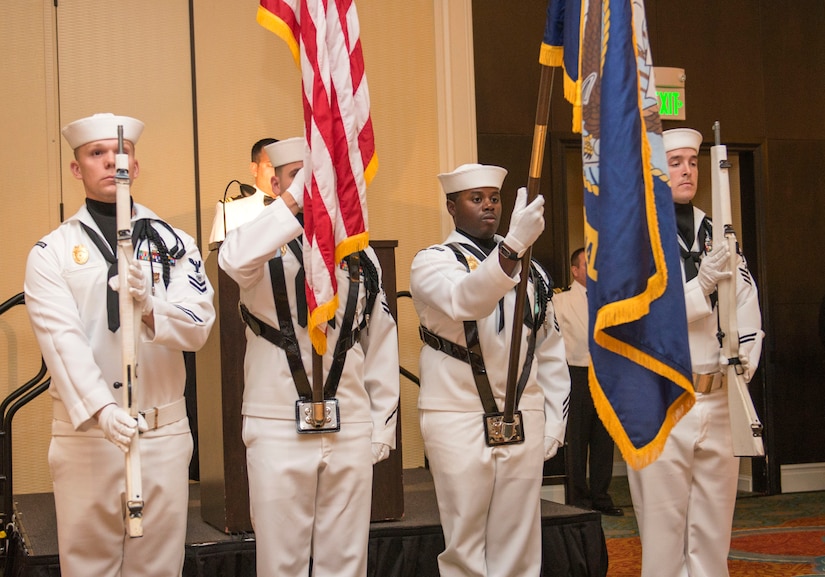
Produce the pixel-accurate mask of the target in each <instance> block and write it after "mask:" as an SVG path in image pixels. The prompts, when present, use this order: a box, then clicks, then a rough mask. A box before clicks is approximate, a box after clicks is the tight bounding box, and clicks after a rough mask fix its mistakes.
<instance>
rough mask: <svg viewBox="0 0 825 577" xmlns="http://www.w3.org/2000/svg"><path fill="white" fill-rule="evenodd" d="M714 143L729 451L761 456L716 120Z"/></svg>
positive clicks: (725, 156) (715, 232)
mask: <svg viewBox="0 0 825 577" xmlns="http://www.w3.org/2000/svg"><path fill="white" fill-rule="evenodd" d="M713 130H714V134H715V142H716V145H715V146H712V147H711V149H710V160H711V170H712V176H711V183H712V191H713V245H714V246H721V245H722V244H723V243H726V244H727V245H728V248H729V249H730V259H729V261H728V270H730V271H731V275H730V277H729V278H725V279H722V280H720V281H719V283H718V285H717V288H718V291H719V292H718V294H719V301H718V303H717V312H718V314H719V329H720V331H721V334H722V354H723V355H724V356H725V358H726V359H728V365H727V367H725V374H726V376H727V394H728V407H729V409H730V425H731V437H732V440H733V453H734V455H736V456H739V457H761V456H763V455H764V454H765V448H764V446H763V443H762V423H761V422H760V421H759V417H758V415H757V414H756V409H755V408H754V406H753V400H752V399H751V395H750V391H749V390H748V384H747V383H746V382H745V377H744V375H743V374H742V372H743V371H742V368H741V365H740V364H739V362H740V361H739V325H738V321H737V317H736V277H737V275H738V271H737V268H738V266H739V255H738V250H737V242H736V233H735V232H734V230H733V225H732V224H731V221H732V218H731V210H730V180H729V176H728V168H729V167H730V163H729V162H728V151H727V147H725V146H724V145H722V144H720V138H719V122H716V123H714V125H713Z"/></svg>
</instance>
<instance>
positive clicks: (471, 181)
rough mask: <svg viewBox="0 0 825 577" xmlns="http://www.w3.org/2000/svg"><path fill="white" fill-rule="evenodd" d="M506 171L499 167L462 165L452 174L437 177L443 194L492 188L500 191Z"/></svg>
mask: <svg viewBox="0 0 825 577" xmlns="http://www.w3.org/2000/svg"><path fill="white" fill-rule="evenodd" d="M505 176H507V170H506V169H504V168H501V167H500V166H492V165H487V164H462V165H461V166H459V167H458V168H456V169H455V170H454V171H452V172H444V173H441V174H439V175H438V180H439V181H440V182H441V188H443V189H444V194H451V193H453V192H460V191H462V190H470V189H473V188H484V187H488V186H489V187H492V188H497V189H499V190H501V184H502V183H503V182H504V177H505Z"/></svg>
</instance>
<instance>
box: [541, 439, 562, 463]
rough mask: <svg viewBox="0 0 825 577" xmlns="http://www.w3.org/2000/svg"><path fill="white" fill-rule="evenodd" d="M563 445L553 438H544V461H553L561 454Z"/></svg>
mask: <svg viewBox="0 0 825 577" xmlns="http://www.w3.org/2000/svg"><path fill="white" fill-rule="evenodd" d="M560 445H561V443H560V442H559V441H558V439H554V438H553V437H544V460H545V461H546V460H548V459H552V458H553V457H555V456H556V453H558V452H559V446H560Z"/></svg>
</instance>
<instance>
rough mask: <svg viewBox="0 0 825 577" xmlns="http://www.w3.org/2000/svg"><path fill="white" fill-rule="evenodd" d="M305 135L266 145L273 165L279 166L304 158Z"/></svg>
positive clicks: (267, 153) (265, 147) (265, 148)
mask: <svg viewBox="0 0 825 577" xmlns="http://www.w3.org/2000/svg"><path fill="white" fill-rule="evenodd" d="M304 142H305V141H304V137H303V136H296V137H294V138H287V139H286V140H279V141H278V142H273V143H272V144H267V145H266V146H264V150H265V151H266V155H267V156H268V157H269V162H271V163H272V166H274V167H276V168H277V167H279V166H284V165H285V164H289V163H291V162H299V161H302V160H304V146H305V144H304Z"/></svg>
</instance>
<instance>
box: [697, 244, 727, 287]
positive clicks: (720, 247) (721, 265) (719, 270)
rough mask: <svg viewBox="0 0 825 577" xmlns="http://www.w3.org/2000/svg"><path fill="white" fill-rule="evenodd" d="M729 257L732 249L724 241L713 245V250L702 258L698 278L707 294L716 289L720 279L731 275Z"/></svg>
mask: <svg viewBox="0 0 825 577" xmlns="http://www.w3.org/2000/svg"><path fill="white" fill-rule="evenodd" d="M729 258H730V249H729V248H728V244H727V243H725V242H723V243H718V244H717V245H716V246H715V247H713V250H712V251H710V253H709V254H707V255H705V258H703V259H702V262H701V263H700V264H699V274H698V275H697V276H696V278H697V280H698V281H699V286H700V287H701V288H702V292H703V293H704V294H705V296H707V295H709V294H711V293H712V292H713V291H715V290H716V285H717V284H718V283H719V281H720V280H722V279H723V278H728V277H730V275H731V272H730V270H728V269H727V264H728V259H729Z"/></svg>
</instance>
